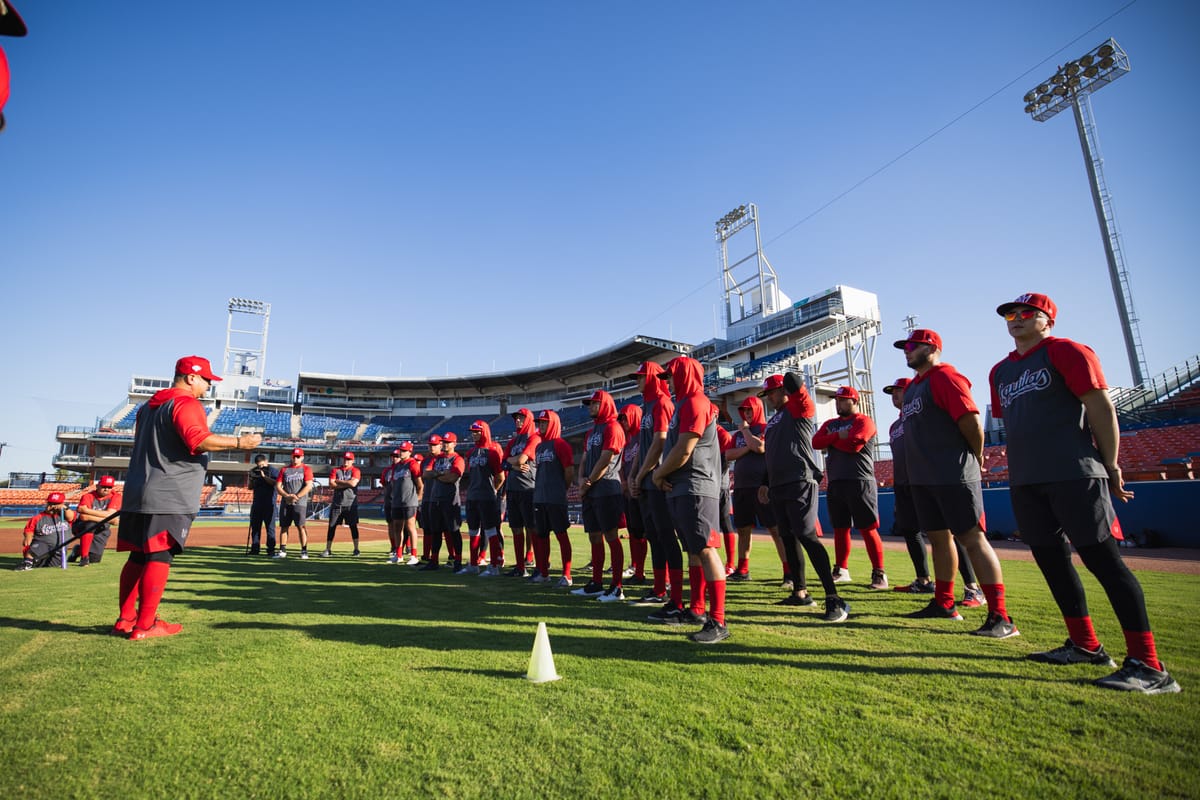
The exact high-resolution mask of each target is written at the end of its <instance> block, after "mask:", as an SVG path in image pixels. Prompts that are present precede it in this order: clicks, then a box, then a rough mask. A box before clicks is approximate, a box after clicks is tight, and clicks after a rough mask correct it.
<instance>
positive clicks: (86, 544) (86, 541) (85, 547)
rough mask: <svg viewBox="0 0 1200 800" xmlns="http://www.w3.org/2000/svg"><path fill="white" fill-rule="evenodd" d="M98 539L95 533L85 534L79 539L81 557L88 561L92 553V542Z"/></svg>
mask: <svg viewBox="0 0 1200 800" xmlns="http://www.w3.org/2000/svg"><path fill="white" fill-rule="evenodd" d="M95 538H96V534H94V533H85V534H83V535H81V536H80V537H79V557H80V558H81V559H83V560H87V559H88V558H89V557H90V556H91V552H92V540H93V539H95Z"/></svg>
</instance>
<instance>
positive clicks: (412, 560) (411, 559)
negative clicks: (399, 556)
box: [404, 556, 421, 567]
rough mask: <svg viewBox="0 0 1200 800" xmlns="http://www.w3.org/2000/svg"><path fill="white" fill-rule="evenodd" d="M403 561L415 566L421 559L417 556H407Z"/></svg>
mask: <svg viewBox="0 0 1200 800" xmlns="http://www.w3.org/2000/svg"><path fill="white" fill-rule="evenodd" d="M404 563H405V564H407V565H408V566H410V567H415V566H416V565H417V564H420V563H421V559H419V558H417V557H416V556H409V557H408V561H405V562H404Z"/></svg>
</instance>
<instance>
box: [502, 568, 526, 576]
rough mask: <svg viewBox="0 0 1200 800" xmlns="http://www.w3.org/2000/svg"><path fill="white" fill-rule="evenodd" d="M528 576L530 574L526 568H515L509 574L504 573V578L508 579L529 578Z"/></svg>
mask: <svg viewBox="0 0 1200 800" xmlns="http://www.w3.org/2000/svg"><path fill="white" fill-rule="evenodd" d="M528 574H529V573H527V572H526V571H525V568H524V567H513V568H512V569H510V570H509V571H508V572H506V573H504V577H506V578H525V577H528Z"/></svg>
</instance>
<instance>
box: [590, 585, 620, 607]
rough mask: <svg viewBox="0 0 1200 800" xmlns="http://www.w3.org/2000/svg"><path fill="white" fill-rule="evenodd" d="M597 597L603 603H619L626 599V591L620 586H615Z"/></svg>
mask: <svg viewBox="0 0 1200 800" xmlns="http://www.w3.org/2000/svg"><path fill="white" fill-rule="evenodd" d="M596 599H597V600H599V601H600V602H601V603H619V602H620V601H622V600H624V599H625V592H624V591H622V590H621V587H620V586H614V587H613V588H611V589H609V590H608V591H606V592H605V593H604V594H602V595H600V596H599V597H597V598H596Z"/></svg>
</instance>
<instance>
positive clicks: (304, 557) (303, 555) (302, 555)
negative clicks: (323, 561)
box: [300, 552, 308, 561]
mask: <svg viewBox="0 0 1200 800" xmlns="http://www.w3.org/2000/svg"><path fill="white" fill-rule="evenodd" d="M300 558H302V559H304V560H305V561H308V553H304V552H302V553H300Z"/></svg>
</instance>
